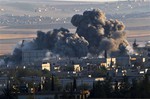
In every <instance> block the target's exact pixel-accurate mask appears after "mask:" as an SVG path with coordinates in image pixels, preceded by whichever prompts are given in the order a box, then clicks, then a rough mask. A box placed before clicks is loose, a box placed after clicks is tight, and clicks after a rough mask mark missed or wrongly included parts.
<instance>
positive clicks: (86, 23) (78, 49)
mask: <svg viewBox="0 0 150 99" xmlns="http://www.w3.org/2000/svg"><path fill="white" fill-rule="evenodd" d="M71 23H72V24H73V25H74V26H75V27H76V28H77V29H76V33H70V31H69V30H68V29H65V28H60V29H54V30H53V31H48V32H47V33H45V32H42V31H37V37H36V38H35V39H34V40H32V41H23V42H22V44H18V46H17V47H16V48H15V50H14V52H13V58H15V57H16V58H19V59H20V57H21V53H22V51H24V50H44V49H48V50H50V51H51V52H52V53H54V54H58V55H59V56H60V57H78V58H80V57H85V56H87V55H88V54H91V55H93V56H99V55H100V54H102V53H103V52H104V51H107V52H108V53H109V55H110V56H111V57H114V56H121V55H128V54H129V48H130V45H129V43H128V41H127V40H126V32H125V31H124V29H125V25H124V24H123V23H122V22H120V21H118V20H112V19H110V20H107V18H106V16H105V13H104V12H103V11H101V10H100V9H94V10H92V11H85V12H84V13H83V15H80V14H76V15H74V16H73V17H72V19H71Z"/></svg>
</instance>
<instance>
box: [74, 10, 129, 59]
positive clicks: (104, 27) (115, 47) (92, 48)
mask: <svg viewBox="0 0 150 99" xmlns="http://www.w3.org/2000/svg"><path fill="white" fill-rule="evenodd" d="M71 23H72V24H73V25H74V26H75V27H77V30H76V33H77V34H78V35H79V36H83V37H84V38H85V39H86V40H87V41H88V42H89V46H88V49H89V53H91V54H92V55H95V56H98V55H99V54H100V53H102V52H104V51H105V50H106V51H107V52H109V53H110V54H111V55H127V54H128V50H129V49H127V48H128V47H127V46H130V45H129V44H128V42H127V40H126V33H125V32H124V29H125V26H124V24H123V23H122V22H120V21H118V20H112V19H110V20H107V19H106V17H105V13H104V12H103V11H101V10H99V9H94V10H92V11H85V12H84V13H83V15H79V14H76V15H74V16H73V17H72V19H71ZM114 53H115V54H114Z"/></svg>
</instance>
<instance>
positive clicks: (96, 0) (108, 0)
mask: <svg viewBox="0 0 150 99" xmlns="http://www.w3.org/2000/svg"><path fill="white" fill-rule="evenodd" d="M60 1H92V2H111V1H127V0H60Z"/></svg>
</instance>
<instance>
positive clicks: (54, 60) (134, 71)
mask: <svg viewBox="0 0 150 99" xmlns="http://www.w3.org/2000/svg"><path fill="white" fill-rule="evenodd" d="M133 48H134V50H135V52H136V53H135V54H134V55H128V56H123V57H106V56H105V57H101V58H94V57H92V58H68V57H65V58H60V57H59V56H57V55H53V54H52V53H51V52H50V51H49V50H30V51H29V50H26V51H23V53H22V66H23V68H31V69H37V70H47V71H49V72H50V73H51V74H53V75H55V76H56V77H58V78H59V83H60V85H61V86H62V88H65V87H66V86H67V85H68V84H71V83H73V80H74V79H73V78H74V77H76V83H77V86H81V85H87V86H88V88H87V89H92V86H93V83H94V82H96V81H105V79H107V77H110V78H111V79H112V84H113V83H114V82H115V81H118V82H121V81H122V80H123V79H124V77H125V76H126V77H128V81H129V82H130V83H132V81H133V80H135V79H136V80H141V79H143V77H144V75H145V74H146V73H148V74H149V73H150V42H147V43H146V44H145V46H144V47H138V44H136V42H134V43H133ZM106 55H107V54H106ZM9 79H10V78H8V77H0V88H1V89H2V88H6V87H8V86H7V84H8V83H9ZM21 79H22V80H23V81H24V82H26V83H23V85H20V86H22V87H20V88H22V89H21V90H23V91H22V92H19V93H21V94H19V95H18V99H23V97H24V98H25V97H26V98H27V96H28V97H29V96H31V95H33V93H34V89H30V91H29V89H28V90H26V91H25V88H27V86H28V85H27V84H28V82H32V83H33V84H35V85H39V84H42V82H45V80H46V78H45V77H38V76H34V77H22V78H21ZM40 87H41V89H42V85H40ZM22 93H26V94H22ZM27 93H28V94H27ZM56 93H57V94H59V95H60V96H62V94H63V93H62V92H59V93H58V92H54V93H53V92H52V93H47V94H45V93H42V94H35V95H34V96H35V97H41V98H40V99H44V98H42V97H51V98H52V99H54V97H55V94H56ZM76 95H77V97H80V95H81V93H78V92H77V93H76ZM77 97H76V99H77ZM26 98H25V99H26Z"/></svg>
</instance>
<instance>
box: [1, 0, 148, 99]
mask: <svg viewBox="0 0 150 99" xmlns="http://www.w3.org/2000/svg"><path fill="white" fill-rule="evenodd" d="M124 2H126V3H127V4H128V2H136V0H133V1H132V0H128V1H124ZM138 2H146V1H145V0H141V1H138ZM118 3H119V2H118ZM107 4H108V3H106V5H107ZM128 6H130V5H129V4H128ZM139 6H140V5H139ZM58 8H59V7H58ZM49 9H50V10H52V11H53V10H54V11H59V12H61V11H62V10H63V9H57V8H55V7H53V6H44V7H43V8H36V9H34V11H33V12H34V13H36V14H38V13H45V12H48V10H49ZM117 9H119V6H117ZM131 9H132V6H131ZM4 10H5V9H1V11H4ZM67 10H68V9H67ZM81 11H82V10H81ZM49 12H51V11H49ZM74 12H76V13H77V12H79V11H78V10H77V9H74ZM148 14H149V13H148ZM148 14H147V13H146V15H148ZM112 16H113V15H112ZM130 16H132V14H128V16H126V17H130ZM109 17H110V16H109V15H105V13H104V12H103V11H102V10H101V9H99V8H98V9H93V8H91V9H88V10H87V9H86V10H85V11H83V12H82V13H79V14H75V15H73V16H72V17H66V18H59V17H55V18H54V17H52V16H51V17H46V16H30V15H22V16H14V15H5V16H0V23H1V24H2V26H7V25H11V26H12V27H13V25H18V26H19V25H20V26H21V25H22V26H25V27H26V28H27V27H29V28H31V29H32V28H33V27H30V26H31V25H35V27H36V25H39V27H43V28H46V29H47V27H49V26H48V25H47V24H49V23H52V24H55V25H56V26H57V27H59V25H60V26H61V25H62V24H66V23H67V25H68V28H70V29H72V28H76V31H75V32H74V33H72V31H70V30H69V29H66V27H65V28H64V27H59V28H56V27H55V26H54V27H53V26H52V27H51V28H53V30H50V31H47V32H43V31H42V30H38V31H37V35H36V37H32V38H30V39H22V40H21V41H20V42H18V43H17V44H16V46H15V47H14V49H13V51H12V53H11V54H4V55H0V99H99V98H149V97H150V95H149V94H150V41H149V40H145V42H144V43H143V44H141V43H139V41H138V40H137V39H136V38H135V39H134V42H132V44H131V42H130V41H128V39H130V40H131V39H133V38H128V39H127V36H126V35H127V33H126V31H125V28H126V27H125V25H124V23H123V22H122V21H120V20H118V19H124V15H122V16H121V18H120V15H116V16H113V17H112V18H114V17H115V18H117V19H109ZM136 17H137V16H136ZM138 17H141V15H139V16H138ZM69 21H70V22H69ZM70 23H71V25H70ZM58 24H59V25H58ZM64 26H65V25H64ZM145 26H146V25H145ZM8 28H9V27H8ZM19 28H20V27H19ZM130 28H131V27H128V29H130ZM132 28H133V27H132ZM134 28H135V27H134ZM131 30H132V29H131ZM127 32H128V31H127ZM16 35H17V34H16ZM137 35H138V34H137ZM130 37H131V36H130ZM132 41H133V40H132Z"/></svg>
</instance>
